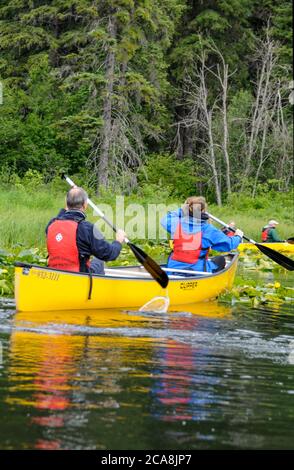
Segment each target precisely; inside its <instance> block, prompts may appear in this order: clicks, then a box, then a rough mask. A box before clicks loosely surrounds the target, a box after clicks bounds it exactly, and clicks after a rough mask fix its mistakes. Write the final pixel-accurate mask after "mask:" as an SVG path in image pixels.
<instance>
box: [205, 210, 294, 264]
mask: <svg viewBox="0 0 294 470" xmlns="http://www.w3.org/2000/svg"><path fill="white" fill-rule="evenodd" d="M207 215H208V217H209V218H210V219H212V220H214V221H215V222H217V223H219V224H220V225H223V226H224V227H227V228H230V230H232V232H236V230H235V229H234V228H232V227H229V225H228V224H226V223H225V222H223V221H222V220H220V219H218V218H217V217H214V216H213V215H211V214H209V213H208V212H207ZM243 238H245V240H247V241H248V242H249V243H252V244H253V245H255V246H256V247H257V248H258V249H259V250H260V251H261V252H262V253H263V254H264V255H266V256H268V257H269V258H271V259H272V260H273V261H275V262H276V263H278V264H280V265H281V266H283V268H285V269H288V271H293V270H294V261H293V260H292V259H291V258H288V257H287V256H285V255H282V254H281V253H279V252H278V251H276V250H272V249H271V248H268V247H267V246H264V245H262V244H260V243H257V242H255V241H254V240H252V239H251V238H247V237H245V235H244V236H243Z"/></svg>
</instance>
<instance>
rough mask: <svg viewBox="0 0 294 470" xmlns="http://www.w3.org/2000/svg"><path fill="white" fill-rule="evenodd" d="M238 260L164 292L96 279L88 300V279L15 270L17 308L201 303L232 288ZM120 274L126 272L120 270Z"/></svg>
mask: <svg viewBox="0 0 294 470" xmlns="http://www.w3.org/2000/svg"><path fill="white" fill-rule="evenodd" d="M237 260H238V255H234V256H232V257H231V262H230V263H229V265H228V266H227V267H226V269H225V270H223V271H222V272H220V273H215V274H212V275H209V276H207V277H200V276H199V277H195V276H194V277H193V278H182V279H172V280H170V282H169V285H168V288H167V289H162V288H161V287H160V286H159V285H158V284H157V283H156V282H155V281H154V280H152V279H141V278H135V279H134V278H130V277H119V278H118V277H116V276H98V275H95V276H93V278H92V282H93V284H92V294H91V299H90V300H89V299H88V295H89V288H90V279H89V277H88V275H85V274H80V273H69V272H64V271H58V270H53V269H49V268H42V267H38V266H30V265H27V266H24V265H22V266H17V267H16V268H15V301H16V308H17V310H18V311H24V312H25V311H52V310H90V309H107V308H128V307H129V308H130V307H140V306H142V305H144V304H145V303H146V302H148V301H150V300H151V299H152V298H153V297H156V296H165V295H168V296H169V298H170V305H171V306H173V305H184V304H190V303H195V302H203V301H207V300H211V299H215V298H216V297H217V296H218V295H219V294H220V293H221V292H223V291H225V290H229V289H230V288H231V287H232V284H233V282H234V277H235V273H236V269H237ZM116 271H117V268H116ZM121 272H122V273H124V272H125V273H126V272H127V271H126V270H125V269H124V268H121Z"/></svg>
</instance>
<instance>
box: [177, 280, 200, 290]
mask: <svg viewBox="0 0 294 470" xmlns="http://www.w3.org/2000/svg"><path fill="white" fill-rule="evenodd" d="M197 284H198V282H197V281H189V282H181V284H180V289H183V290H193V289H195V288H196V287H197Z"/></svg>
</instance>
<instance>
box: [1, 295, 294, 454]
mask: <svg viewBox="0 0 294 470" xmlns="http://www.w3.org/2000/svg"><path fill="white" fill-rule="evenodd" d="M184 310H185V311H179V312H177V311H173V309H172V311H171V312H169V313H167V314H154V313H139V312H127V311H90V312H84V311H83V312H70V313H69V312H63V313H62V312H58V313H34V314H32V313H31V314H24V313H15V310H14V306H13V303H12V301H0V360H1V359H2V361H1V364H0V416H1V421H0V449H111V450H113V449H126V450H132V449H145V450H146V449H149V450H153V449H248V448H250V449H293V448H294V336H293V330H294V312H293V308H291V306H289V305H287V306H284V307H280V308H274V307H272V308H271V307H262V308H251V307H249V306H246V305H235V306H233V307H231V306H225V305H218V304H217V303H207V304H201V305H198V306H187V307H186V308H185V309H184Z"/></svg>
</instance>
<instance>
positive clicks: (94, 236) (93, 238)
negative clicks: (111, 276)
mask: <svg viewBox="0 0 294 470" xmlns="http://www.w3.org/2000/svg"><path fill="white" fill-rule="evenodd" d="M87 205H88V195H87V193H86V192H85V191H84V190H83V189H82V188H78V187H74V188H71V189H70V190H69V191H68V193H67V196H66V209H61V210H60V212H59V214H58V215H57V217H55V218H54V219H52V220H50V222H49V224H48V225H47V228H46V235H47V250H48V255H49V259H48V266H49V267H51V268H55V269H61V270H64V271H75V272H89V271H90V272H93V273H96V274H103V273H104V263H103V262H104V261H113V260H115V259H116V258H117V257H118V255H119V254H120V251H121V248H122V243H123V242H124V239H125V237H126V234H125V232H124V231H123V230H118V231H117V233H116V241H114V242H112V243H108V242H107V241H106V240H104V238H103V236H102V234H101V233H100V232H99V231H98V230H97V229H96V227H95V230H94V225H93V224H91V223H90V222H87V221H86V220H85V219H86V215H85V211H86V209H87ZM90 256H94V257H95V258H94V259H93V261H92V262H91V263H90Z"/></svg>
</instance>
